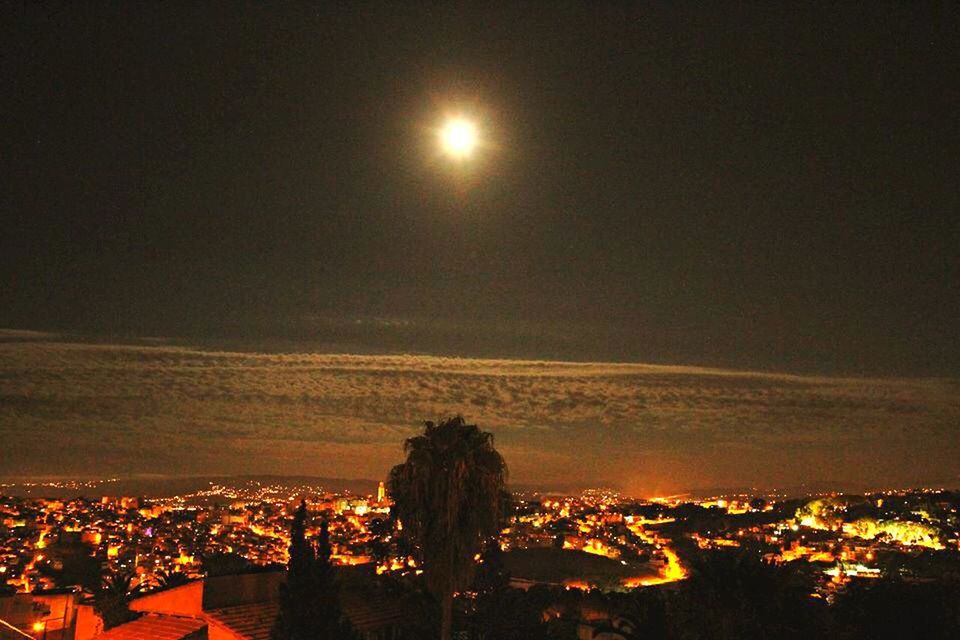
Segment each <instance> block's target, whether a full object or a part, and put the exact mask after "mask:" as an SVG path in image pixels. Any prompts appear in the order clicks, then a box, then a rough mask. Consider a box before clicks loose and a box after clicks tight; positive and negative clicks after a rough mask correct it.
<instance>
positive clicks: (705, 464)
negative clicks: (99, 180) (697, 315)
mask: <svg viewBox="0 0 960 640" xmlns="http://www.w3.org/2000/svg"><path fill="white" fill-rule="evenodd" d="M958 398H960V384H958V382H957V381H956V380H942V379H925V380H908V379H859V378H827V377H806V376H792V375H780V374H766V373H751V372H737V371H729V370H718V369H706V368H697V367H668V366H651V365H642V364H608V363H562V362H539V361H517V360H480V359H456V358H441V357H431V356H369V355H363V356H355V355H330V354H313V353H295V354H261V353H231V352H217V351H206V350H201V349H190V348H183V347H173V346H143V345H102V344H82V343H68V342H53V341H44V340H43V339H42V337H41V339H37V340H31V341H17V340H13V341H8V342H0V438H2V441H3V447H2V450H0V474H2V475H7V476H11V475H46V474H49V475H64V474H83V475H95V476H96V475H107V474H123V473H137V472H143V473H169V474H213V473H290V474H309V475H322V476H338V477H353V478H360V477H366V478H380V477H383V476H384V474H385V473H386V471H387V469H388V468H389V467H390V466H391V465H392V464H395V463H396V462H398V461H399V460H400V459H401V456H402V442H403V440H404V438H406V437H409V436H410V435H412V434H414V433H416V431H417V430H418V429H419V425H420V424H421V422H422V421H423V420H425V419H435V418H438V417H441V416H445V415H450V414H453V413H462V414H464V415H465V416H466V417H467V418H468V419H470V420H472V421H475V422H477V423H478V424H480V425H481V426H482V427H484V428H486V429H489V430H491V431H493V432H494V433H495V434H496V438H497V445H498V447H499V448H500V449H501V451H502V452H503V453H504V455H505V456H506V458H507V461H508V463H509V465H510V468H511V476H512V480H513V481H515V482H518V483H536V484H544V483H546V484H552V483H553V484H558V483H563V484H577V485H590V484H612V485H616V486H620V487H623V488H624V489H627V490H630V491H634V492H638V493H655V492H661V491H670V492H672V491H678V490H683V489H686V488H690V487H706V486H730V485H737V486H742V485H756V486H783V485H796V484H799V483H801V482H809V481H831V482H837V483H841V484H872V485H874V486H880V485H881V484H882V483H887V484H889V483H893V484H917V483H923V482H932V481H938V482H939V481H945V482H954V483H956V482H955V481H956V480H957V478H958V474H960V463H958V462H957V461H958V460H960V437H958V436H960V400H958Z"/></svg>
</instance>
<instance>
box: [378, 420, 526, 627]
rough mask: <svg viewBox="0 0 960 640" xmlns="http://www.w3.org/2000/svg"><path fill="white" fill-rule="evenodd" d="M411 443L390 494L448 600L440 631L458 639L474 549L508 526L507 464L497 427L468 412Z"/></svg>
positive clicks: (435, 587) (437, 590) (440, 595)
mask: <svg viewBox="0 0 960 640" xmlns="http://www.w3.org/2000/svg"><path fill="white" fill-rule="evenodd" d="M404 450H405V452H406V454H407V460H406V462H404V463H403V464H399V465H397V466H395V467H394V468H393V469H392V470H391V471H390V479H389V486H390V494H391V496H392V498H393V501H394V508H395V510H396V513H397V516H398V517H399V518H400V521H401V522H402V523H403V531H404V534H406V535H408V536H409V537H410V538H411V539H412V540H413V541H414V542H415V544H416V545H417V547H418V548H419V550H420V554H421V556H422V559H423V562H424V570H425V571H426V577H427V586H428V587H429V589H430V591H431V592H432V593H433V594H434V596H435V597H436V598H437V599H438V600H439V601H440V609H441V627H440V638H441V640H450V638H451V635H452V631H453V594H454V592H456V591H458V590H461V589H465V588H466V587H467V586H469V584H470V581H471V579H472V578H473V573H474V569H475V567H476V564H475V561H474V556H475V555H476V554H477V553H478V552H480V550H481V549H482V547H483V543H484V541H485V540H486V539H488V538H490V537H491V536H494V535H496V534H498V533H499V530H500V518H501V514H502V511H503V506H504V505H503V493H504V485H505V483H506V476H507V465H506V463H505V462H504V461H503V458H502V457H501V456H500V454H499V453H497V450H496V449H495V448H494V447H493V435H492V434H490V433H487V432H486V431H481V430H480V429H478V428H477V426H476V425H472V424H467V423H466V422H465V421H464V419H463V417H462V416H456V417H453V418H450V419H448V420H445V421H443V422H441V423H440V424H434V423H433V422H427V423H426V428H425V429H424V432H423V435H420V436H416V437H414V438H410V439H408V440H407V441H406V443H405V444H404Z"/></svg>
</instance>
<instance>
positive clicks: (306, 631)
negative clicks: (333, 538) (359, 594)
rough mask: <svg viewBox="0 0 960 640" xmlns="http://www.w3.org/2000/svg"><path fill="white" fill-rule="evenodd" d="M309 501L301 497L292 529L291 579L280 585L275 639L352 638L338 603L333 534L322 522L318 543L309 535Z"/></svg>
mask: <svg viewBox="0 0 960 640" xmlns="http://www.w3.org/2000/svg"><path fill="white" fill-rule="evenodd" d="M306 522H307V503H306V501H305V500H301V502H300V507H299V508H298V509H297V512H296V514H295V515H294V518H293V524H292V526H291V529H290V561H289V563H288V565H287V582H286V584H283V585H281V587H280V613H279V615H278V616H277V621H276V623H275V624H274V628H273V631H272V633H271V637H272V638H273V639H274V640H349V639H351V638H353V637H354V635H353V632H352V630H351V629H350V626H349V624H348V623H347V622H346V620H344V618H343V615H342V613H341V611H340V606H339V603H338V599H339V594H338V585H337V583H336V579H335V576H334V572H333V567H332V566H331V565H330V534H329V531H328V529H327V523H326V522H324V523H323V524H322V526H321V530H320V535H319V538H318V540H317V542H316V543H315V544H314V543H313V542H312V541H310V540H308V539H307V536H306V530H307V524H306Z"/></svg>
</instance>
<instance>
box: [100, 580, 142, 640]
mask: <svg viewBox="0 0 960 640" xmlns="http://www.w3.org/2000/svg"><path fill="white" fill-rule="evenodd" d="M132 584H133V573H111V574H109V575H107V576H104V578H103V582H102V584H101V586H100V589H99V591H98V592H97V596H96V600H95V605H94V608H95V609H96V611H97V614H98V615H99V616H100V618H101V619H102V620H103V628H104V630H106V629H110V628H113V627H116V626H117V625H121V624H123V623H125V622H130V621H131V620H135V619H136V618H137V617H139V616H138V614H136V613H134V612H133V611H130V600H131V596H132V594H133V593H134V592H136V591H137V590H138V588H133V587H131V585H132Z"/></svg>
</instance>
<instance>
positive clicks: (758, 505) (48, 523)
mask: <svg viewBox="0 0 960 640" xmlns="http://www.w3.org/2000/svg"><path fill="white" fill-rule="evenodd" d="M110 486H111V483H110V482H109V481H106V482H90V483H85V484H64V483H47V484H44V483H34V484H32V485H30V486H19V485H16V484H8V485H5V489H6V491H7V492H9V493H20V494H21V495H22V494H23V492H24V490H25V489H29V492H30V493H31V494H38V493H39V494H42V493H43V490H44V488H47V489H51V488H57V489H58V490H64V489H67V490H75V491H77V492H90V491H91V490H95V489H109V487H110ZM302 498H303V499H305V500H306V504H307V508H308V512H309V514H310V515H309V520H308V529H307V532H308V535H316V534H317V532H318V529H317V526H318V524H319V523H320V522H321V521H325V522H326V523H328V527H329V532H330V542H331V552H332V553H331V556H330V557H331V562H332V563H333V564H334V565H338V566H344V567H351V566H352V567H357V568H362V569H364V570H365V571H368V572H369V574H370V575H371V576H396V577H402V576H411V577H415V576H418V575H420V574H421V573H422V571H421V569H420V567H418V564H417V561H416V559H415V557H414V555H412V553H411V552H409V551H406V550H404V549H403V547H402V546H401V545H400V544H399V540H400V536H399V535H398V534H399V533H400V531H399V530H401V529H402V522H400V521H397V520H396V518H395V517H391V504H392V503H391V500H390V499H389V497H388V496H387V495H385V487H384V483H380V485H379V487H378V489H377V492H376V494H374V495H369V496H361V495H356V494H352V493H349V492H332V491H327V490H324V489H323V488H322V487H319V486H310V485H285V484H282V483H277V484H263V483H261V482H257V481H249V480H248V481H245V482H237V483H231V482H228V481H223V482H222V483H212V482H211V483H208V485H207V486H206V487H204V488H201V489H198V490H197V491H195V492H192V493H189V494H185V495H177V496H167V497H151V498H140V497H133V496H102V497H99V498H96V497H77V498H72V499H54V498H40V497H34V496H33V495H30V496H26V497H9V496H8V497H5V498H3V499H2V500H0V543H2V547H0V575H2V577H3V579H4V582H5V585H6V588H7V589H8V591H10V592H16V593H20V594H35V595H38V596H42V595H43V594H45V593H50V594H56V593H63V592H64V591H63V590H64V589H66V591H67V592H70V593H71V594H73V595H72V596H71V597H74V598H76V605H81V604H82V603H83V602H84V601H85V600H86V599H87V598H90V597H91V596H92V593H91V590H92V588H93V587H91V586H90V585H89V584H87V585H85V584H83V582H82V579H83V577H84V576H83V575H82V574H80V573H76V571H75V569H74V568H73V566H72V565H74V564H76V561H75V557H74V555H75V554H76V553H78V552H79V553H81V554H83V555H84V556H86V557H87V558H89V559H90V560H92V561H94V566H95V571H96V575H97V576H98V575H100V574H101V573H102V574H104V575H107V576H109V575H117V574H127V575H131V576H132V582H131V585H130V586H131V588H132V590H133V591H135V592H136V593H137V594H140V595H145V594H149V593H151V592H163V591H164V590H166V589H170V588H171V587H172V586H176V585H179V584H187V583H189V582H190V581H194V580H199V579H202V578H204V577H205V576H207V575H211V574H213V575H216V574H217V573H218V572H222V571H223V570H224V569H223V567H231V568H230V569H228V571H231V570H232V571H237V570H247V571H249V570H255V569H256V568H257V567H260V568H262V569H269V568H282V567H283V566H284V565H285V564H286V563H287V562H288V560H289V556H288V548H289V545H290V535H289V532H290V518H291V514H292V512H293V510H294V507H295V506H296V504H298V503H299V501H300V499H302ZM505 525H506V526H504V528H503V529H502V532H501V535H500V537H499V549H500V550H501V553H502V561H503V562H504V565H505V566H506V569H507V574H508V575H509V579H510V584H511V586H513V587H515V588H519V589H523V590H529V589H530V588H531V587H533V586H536V585H542V586H547V587H551V588H557V589H562V590H567V591H569V590H580V591H583V592H584V593H586V592H591V591H593V590H600V591H601V592H629V591H632V590H634V589H644V588H669V587H671V585H673V584H676V583H678V582H680V581H683V580H685V579H686V578H687V577H688V575H689V572H690V567H689V565H690V564H691V563H694V562H696V559H695V558H696V557H697V556H698V555H703V554H707V555H709V554H711V553H725V552H731V551H737V552H743V551H745V550H746V551H749V553H756V554H757V555H758V556H759V557H760V558H762V561H763V562H764V563H767V564H770V565H777V566H783V565H791V566H797V565H808V566H809V567H810V568H813V569H814V570H815V573H816V576H818V577H817V578H816V579H815V580H814V582H813V583H812V584H813V586H814V589H813V590H812V591H811V592H810V594H809V595H810V597H812V598H816V599H822V600H824V601H825V602H828V603H832V602H834V601H835V600H836V599H837V598H842V597H843V594H844V592H845V591H846V589H847V588H848V585H850V584H851V583H853V582H856V581H873V580H878V579H883V578H890V577H896V578H897V579H902V580H907V581H915V582H924V581H929V580H943V579H945V578H946V577H949V576H957V575H958V571H960V494H958V493H956V492H949V491H943V490H923V491H882V492H875V493H871V494H869V495H863V496H854V495H821V496H815V497H809V498H788V497H786V496H781V495H776V494H771V495H756V496H754V495H746V494H742V495H729V496H714V497H709V498H700V499H695V498H692V497H683V496H674V497H670V498H652V499H649V500H637V499H631V498H629V497H626V496H621V495H619V494H618V493H616V492H611V491H604V490H590V491H585V492H583V493H582V494H579V495H576V496H565V495H560V494H517V495H515V496H514V500H513V507H512V508H511V512H510V514H509V517H508V518H507V521H506V523H505ZM484 561H485V560H484V558H482V557H480V556H478V557H477V562H479V563H481V564H482V563H483V562H484ZM95 579H99V578H96V577H95ZM74 580H79V581H78V582H75V583H74V582H73V581H74ZM76 605H75V606H76ZM56 615H58V613H57V611H54V610H48V611H46V612H44V611H43V608H42V607H40V608H39V609H36V610H35V611H34V613H33V614H32V615H31V616H30V619H23V620H21V621H20V622H21V626H23V628H24V629H25V630H27V631H28V632H29V627H32V626H33V625H35V624H43V625H44V628H45V629H48V630H50V631H52V630H53V629H54V628H56V627H57V624H58V623H59V622H60V621H58V620H56V619H55V616H56ZM72 624H73V625H74V627H75V625H76V623H75V622H73V623H72ZM67 626H70V624H67ZM64 637H73V636H64Z"/></svg>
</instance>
